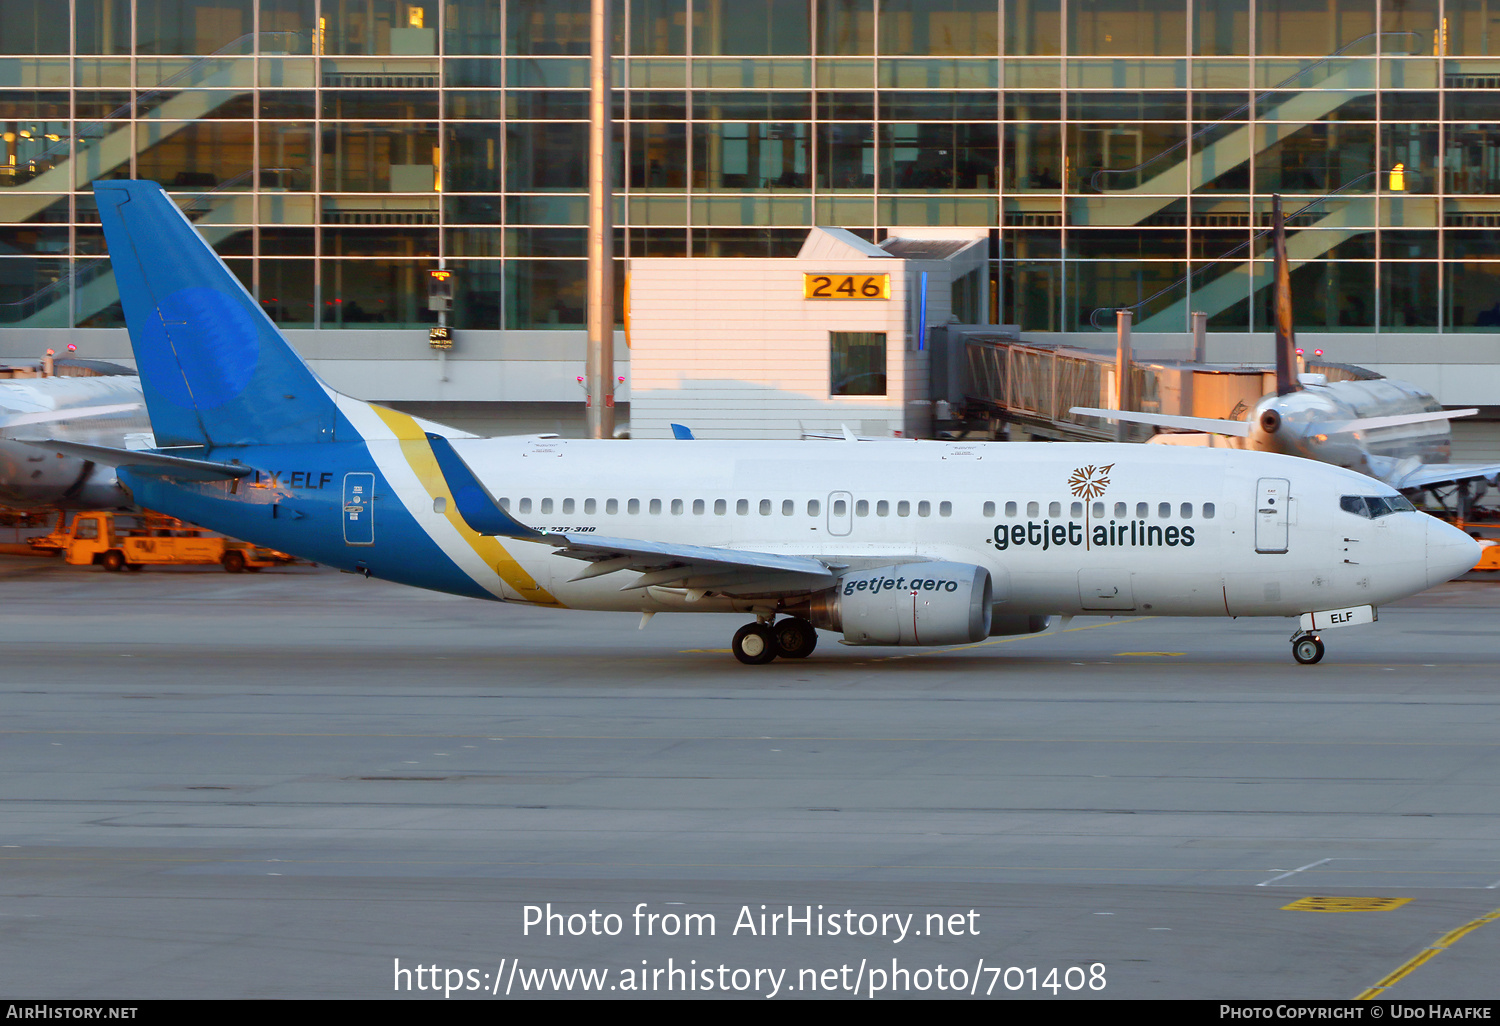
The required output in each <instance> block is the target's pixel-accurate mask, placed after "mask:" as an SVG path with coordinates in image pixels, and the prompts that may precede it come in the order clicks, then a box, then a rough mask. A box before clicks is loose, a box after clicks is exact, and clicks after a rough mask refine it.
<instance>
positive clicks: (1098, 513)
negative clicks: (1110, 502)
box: [1094, 502, 1104, 518]
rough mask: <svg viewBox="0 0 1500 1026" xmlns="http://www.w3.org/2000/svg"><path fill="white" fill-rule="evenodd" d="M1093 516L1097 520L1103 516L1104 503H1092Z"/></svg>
mask: <svg viewBox="0 0 1500 1026" xmlns="http://www.w3.org/2000/svg"><path fill="white" fill-rule="evenodd" d="M1094 516H1095V518H1099V517H1102V516H1104V503H1102V502H1096V503H1094Z"/></svg>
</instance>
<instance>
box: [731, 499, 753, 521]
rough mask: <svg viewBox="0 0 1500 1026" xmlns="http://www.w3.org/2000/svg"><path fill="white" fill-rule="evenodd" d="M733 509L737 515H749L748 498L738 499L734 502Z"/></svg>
mask: <svg viewBox="0 0 1500 1026" xmlns="http://www.w3.org/2000/svg"><path fill="white" fill-rule="evenodd" d="M734 511H735V513H736V514H738V515H739V516H742V517H748V516H749V515H750V500H749V499H740V500H739V501H738V502H736V503H735V504H734Z"/></svg>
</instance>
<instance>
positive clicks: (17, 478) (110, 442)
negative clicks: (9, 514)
mask: <svg viewBox="0 0 1500 1026" xmlns="http://www.w3.org/2000/svg"><path fill="white" fill-rule="evenodd" d="M27 438H30V439H35V438H57V439H62V440H65V441H70V442H87V443H92V444H94V445H106V446H114V447H116V448H122V449H125V448H136V447H141V448H144V447H149V446H151V445H153V444H155V443H154V442H153V440H152V437H151V421H150V419H149V418H148V417H147V415H146V406H145V401H144V399H143V398H142V396H141V382H140V379H139V378H137V377H134V376H127V375H101V376H98V377H47V378H14V379H10V380H6V381H0V506H9V507H12V508H14V509H49V508H50V509H117V508H122V507H125V506H128V505H129V504H130V503H129V498H128V496H126V494H125V492H124V490H123V489H122V488H120V486H119V482H118V481H116V479H115V468H114V467H112V466H109V465H108V464H104V463H96V462H94V461H91V460H85V459H82V458H80V457H77V456H59V455H58V454H57V453H48V452H43V451H41V450H39V449H37V448H36V447H35V446H31V445H27V444H26V443H25V442H23V441H18V439H27Z"/></svg>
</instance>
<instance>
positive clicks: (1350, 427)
mask: <svg viewBox="0 0 1500 1026" xmlns="http://www.w3.org/2000/svg"><path fill="white" fill-rule="evenodd" d="M1478 412H1479V410H1477V409H1468V410H1436V411H1434V412H1432V413H1397V414H1393V415H1391V416H1389V417H1361V418H1359V419H1357V420H1341V421H1337V422H1334V423H1328V424H1314V425H1312V430H1313V431H1314V433H1317V434H1324V435H1339V434H1343V433H1345V432H1348V431H1373V430H1375V429H1376V428H1388V427H1404V426H1405V425H1407V424H1426V423H1429V422H1431V421H1434V420H1448V419H1450V418H1452V417H1472V416H1474V414H1476V413H1478Z"/></svg>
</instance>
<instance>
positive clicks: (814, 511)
mask: <svg viewBox="0 0 1500 1026" xmlns="http://www.w3.org/2000/svg"><path fill="white" fill-rule="evenodd" d="M822 508H823V507H822V505H821V504H820V503H819V502H818V500H817V499H808V500H807V515H808V516H810V517H815V516H817V515H818V511H819V510H821V509H822Z"/></svg>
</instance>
